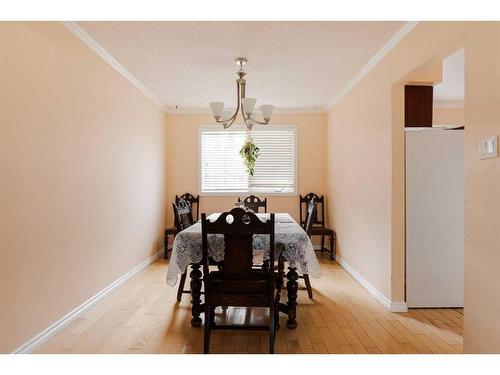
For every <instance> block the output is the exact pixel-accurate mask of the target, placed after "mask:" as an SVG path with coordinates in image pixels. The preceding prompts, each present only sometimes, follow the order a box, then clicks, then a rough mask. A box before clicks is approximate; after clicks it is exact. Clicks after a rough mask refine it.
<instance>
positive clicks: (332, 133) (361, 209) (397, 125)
mask: <svg viewBox="0 0 500 375" xmlns="http://www.w3.org/2000/svg"><path fill="white" fill-rule="evenodd" d="M499 32H500V24H499V23H459V22H456V23H452V22H423V23H420V24H419V25H418V26H417V27H416V28H415V29H414V30H413V31H412V32H411V33H410V34H409V35H408V36H407V37H406V38H404V39H403V40H402V41H401V42H400V43H399V44H398V46H396V48H394V49H393V50H392V51H391V52H390V53H389V54H387V55H386V56H385V57H384V59H383V60H382V61H381V62H380V63H379V64H378V65H377V66H376V67H375V68H374V69H372V71H371V72H370V73H369V74H368V75H367V76H366V77H364V78H363V79H362V80H361V81H360V82H359V83H358V84H357V85H356V86H355V87H354V88H353V89H352V90H351V91H350V92H349V93H348V94H347V95H346V96H345V97H344V98H343V99H341V100H340V101H339V102H338V103H336V105H335V106H334V107H333V109H332V110H331V111H330V112H329V114H328V129H327V144H328V145H329V147H328V148H327V153H328V164H327V165H328V168H327V171H328V172H327V174H328V176H327V191H328V195H329V196H333V197H335V198H334V202H333V205H334V206H333V209H332V210H330V213H329V214H330V220H331V221H332V222H333V225H334V227H335V228H336V230H337V235H338V238H339V253H340V256H341V257H342V258H343V259H344V260H346V261H347V262H348V263H349V264H350V265H351V266H352V267H353V268H354V269H355V270H356V271H357V272H358V273H360V274H361V275H362V276H363V277H364V278H365V279H366V280H368V281H369V282H370V283H371V284H373V285H374V286H375V287H376V288H377V289H378V290H380V291H381V292H382V293H383V294H384V295H385V296H386V297H387V298H388V299H390V300H392V301H393V302H399V301H403V300H404V142H403V139H404V133H403V121H402V120H403V116H402V111H403V106H402V104H403V96H402V95H403V91H402V89H401V87H402V85H404V83H405V82H408V81H409V80H411V79H412V78H414V77H416V76H418V75H419V74H421V73H422V72H425V70H426V69H428V68H429V67H431V66H432V65H433V64H436V63H437V62H439V61H442V59H443V58H445V57H446V56H448V55H449V54H451V53H452V52H454V51H456V50H458V49H460V48H463V47H465V53H466V97H465V122H466V123H467V127H466V131H465V137H466V195H465V197H466V198H465V221H466V228H465V337H464V345H465V351H466V352H478V351H483V352H500V323H499V321H498V317H499V316H500V302H499V299H498V298H497V297H498V295H499V293H498V292H499V291H500V278H499V277H498V272H497V271H496V270H497V269H498V267H500V252H499V251H498V249H499V248H500V236H499V234H498V230H496V229H495V228H496V227H498V223H499V222H500V221H499V214H498V212H500V200H499V199H498V191H500V188H499V184H500V173H498V172H499V171H500V159H498V158H497V159H490V160H486V161H479V160H478V155H477V143H478V141H479V138H480V137H482V136H486V135H490V134H491V135H494V134H498V133H500V121H499V120H500V109H499V107H498V100H499V98H500V96H499V95H500V73H499V68H498V67H499V66H500V63H499V62H500V61H499V60H500V56H499V54H500V43H499V38H500V37H499ZM436 35H439V38H436Z"/></svg>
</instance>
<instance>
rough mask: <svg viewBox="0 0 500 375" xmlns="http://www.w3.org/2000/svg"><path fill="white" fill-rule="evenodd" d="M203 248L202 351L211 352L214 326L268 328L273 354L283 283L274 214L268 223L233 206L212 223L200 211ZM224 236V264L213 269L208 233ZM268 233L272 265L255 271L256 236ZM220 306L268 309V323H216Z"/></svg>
mask: <svg viewBox="0 0 500 375" xmlns="http://www.w3.org/2000/svg"><path fill="white" fill-rule="evenodd" d="M201 231H202V249H203V258H202V259H203V260H202V263H203V284H204V287H205V302H204V311H205V330H204V345H203V352H204V353H208V352H209V346H210V333H211V331H212V330H213V329H252V330H266V331H269V352H270V353H274V339H275V335H276V329H277V326H278V318H279V316H278V314H279V301H280V290H281V287H282V284H283V275H284V265H283V262H279V266H278V270H277V271H278V272H276V270H275V263H274V259H275V257H279V258H281V256H280V255H277V254H275V250H276V249H275V242H274V214H271V217H270V219H268V220H266V222H263V221H261V220H260V219H259V218H258V217H257V216H256V215H255V214H254V213H252V212H247V211H245V210H244V209H242V208H239V207H236V208H233V209H232V210H231V211H230V212H225V213H223V214H221V215H220V216H219V217H218V218H217V220H215V221H214V222H210V221H209V220H207V218H206V215H205V214H204V213H203V214H201ZM217 234H219V235H223V236H224V244H225V247H224V266H223V268H222V269H220V270H218V271H212V272H210V270H209V266H210V262H209V243H208V236H209V235H217ZM255 234H259V235H267V236H269V243H270V251H269V258H270V266H269V269H268V270H261V269H259V270H256V269H254V268H253V267H252V264H253V261H252V260H253V236H254V235H255ZM217 306H239V307H266V308H269V324H268V325H248V324H237V325H219V324H216V322H215V308H216V307H217Z"/></svg>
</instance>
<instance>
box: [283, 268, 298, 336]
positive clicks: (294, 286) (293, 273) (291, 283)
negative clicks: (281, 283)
mask: <svg viewBox="0 0 500 375" xmlns="http://www.w3.org/2000/svg"><path fill="white" fill-rule="evenodd" d="M286 277H287V279H288V281H287V283H286V289H287V291H288V303H287V305H288V320H287V322H286V326H287V327H288V328H292V329H293V328H295V327H297V320H295V318H296V314H297V311H296V310H297V307H296V306H297V290H298V289H299V284H298V283H297V280H298V278H299V274H298V273H297V270H296V268H294V267H288V273H287V275H286Z"/></svg>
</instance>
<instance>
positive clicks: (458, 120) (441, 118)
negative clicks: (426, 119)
mask: <svg viewBox="0 0 500 375" xmlns="http://www.w3.org/2000/svg"><path fill="white" fill-rule="evenodd" d="M432 125H460V126H465V111H464V108H436V107H434V108H433V109H432Z"/></svg>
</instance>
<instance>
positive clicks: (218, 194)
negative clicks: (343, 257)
mask: <svg viewBox="0 0 500 375" xmlns="http://www.w3.org/2000/svg"><path fill="white" fill-rule="evenodd" d="M198 194H199V195H200V197H242V196H247V195H256V196H258V197H259V196H260V197H266V196H280V197H297V196H298V195H299V194H298V193H297V192H288V193H280V192H272V193H264V192H250V191H245V192H228V191H226V192H213V193H212V192H211V193H205V192H198Z"/></svg>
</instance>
